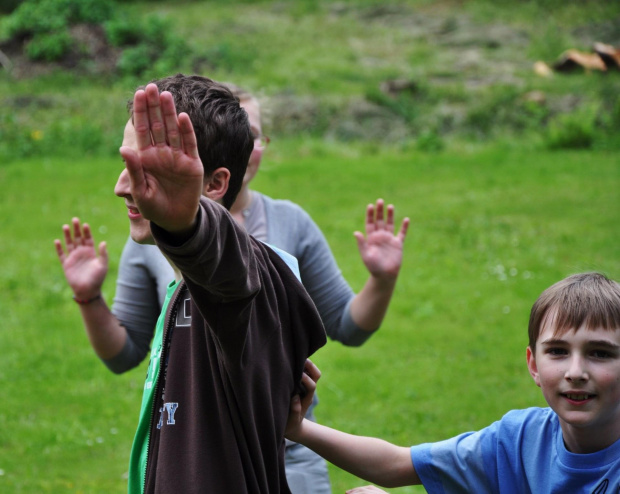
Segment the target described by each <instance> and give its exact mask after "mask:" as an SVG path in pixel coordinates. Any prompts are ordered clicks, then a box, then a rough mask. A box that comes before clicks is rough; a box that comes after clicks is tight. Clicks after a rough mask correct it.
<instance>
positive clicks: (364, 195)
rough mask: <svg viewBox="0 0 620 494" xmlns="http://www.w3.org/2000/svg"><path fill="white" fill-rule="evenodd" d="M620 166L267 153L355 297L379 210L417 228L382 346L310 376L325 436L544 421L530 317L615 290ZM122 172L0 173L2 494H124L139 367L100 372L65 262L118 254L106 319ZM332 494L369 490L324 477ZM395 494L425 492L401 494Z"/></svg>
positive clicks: (42, 164) (319, 359)
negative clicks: (76, 243) (579, 294)
mask: <svg viewBox="0 0 620 494" xmlns="http://www.w3.org/2000/svg"><path fill="white" fill-rule="evenodd" d="M619 165H620V162H619V160H618V157H617V155H616V154H613V153H605V152H592V151H583V152H575V151H572V152H540V151H536V152H535V151H521V150H520V148H519V146H518V143H515V145H514V146H513V147H510V148H508V147H505V146H503V147H502V146H499V145H498V146H489V147H484V148H474V147H472V148H462V149H460V150H451V151H449V152H444V153H437V154H432V153H429V154H423V153H419V152H416V151H411V150H408V149H382V148H379V147H377V146H371V145H344V144H338V145H336V144H333V145H330V144H326V143H325V142H323V141H302V140H287V141H284V142H274V143H272V147H271V148H270V149H269V150H268V153H267V155H266V157H265V159H264V164H263V167H262V170H261V172H260V173H259V176H258V178H257V179H256V181H255V186H256V188H257V189H258V190H260V191H262V192H265V193H267V194H268V195H271V196H272V197H279V198H290V199H292V200H294V201H295V202H297V203H299V204H300V205H301V206H303V207H304V208H305V209H306V210H307V211H308V212H309V213H310V214H311V215H312V217H313V218H314V219H315V221H316V222H317V223H318V224H319V226H320V227H321V228H322V230H323V231H324V233H325V235H326V237H327V239H328V241H329V243H330V245H331V246H332V249H333V251H334V254H335V256H336V258H337V260H338V263H339V265H340V267H341V269H342V271H343V273H344V275H345V277H346V278H347V279H348V280H349V282H350V284H351V286H352V287H353V288H354V289H355V290H359V289H360V288H361V286H362V285H363V283H364V281H365V278H366V273H365V270H364V268H363V266H362V264H361V261H360V260H359V256H358V253H357V248H356V244H355V240H354V237H353V231H355V230H357V229H363V219H364V208H365V205H366V204H367V203H368V202H371V201H373V200H374V199H376V198H378V197H382V198H384V199H385V200H386V201H388V202H391V203H394V204H395V206H396V216H397V221H398V222H400V221H401V220H402V218H403V217H404V216H409V217H410V218H411V228H410V232H409V235H408V238H407V242H406V252H405V259H404V264H403V268H402V272H401V276H400V279H399V282H398V287H397V290H396V292H395V294H394V299H393V303H392V305H391V308H390V311H389V314H388V316H387V318H386V320H385V322H384V325H383V327H382V329H381V330H380V331H379V332H378V333H377V334H376V335H375V336H373V338H371V340H370V341H369V342H368V343H367V344H366V345H365V346H363V347H361V348H358V349H349V348H346V347H343V346H341V345H340V344H338V343H333V342H329V343H328V344H327V346H326V347H325V348H323V349H321V350H320V351H319V352H318V353H317V354H316V355H315V356H314V360H315V362H316V363H317V364H318V365H319V366H320V368H321V369H322V371H323V377H322V379H321V382H320V384H319V393H318V394H319V397H320V400H321V404H320V406H319V407H318V409H317V417H318V418H319V420H320V421H321V422H323V423H324V424H326V425H330V426H333V427H336V428H339V429H343V430H345V431H348V432H352V433H357V434H365V435H376V436H379V437H382V438H385V439H387V440H390V441H393V442H396V443H398V444H402V445H410V444H415V443H419V442H426V441H434V440H439V439H443V438H446V437H449V436H451V435H454V434H457V433H459V432H462V431H466V430H472V429H477V428H480V427H483V426H485V425H487V424H489V423H490V422H491V421H493V420H495V419H498V418H499V417H501V415H502V414H503V413H505V412H506V411H507V410H509V409H511V408H517V407H526V406H530V405H537V406H538V405H544V401H543V399H542V396H541V395H540V392H539V390H538V388H536V386H535V385H534V383H533V382H532V380H531V378H530V377H529V375H528V373H527V369H526V366H525V347H526V344H527V338H526V327H527V320H528V316H529V309H530V307H531V304H532V303H533V302H534V300H535V299H536V297H537V296H538V295H539V294H540V292H541V291H542V290H543V289H544V288H546V287H547V286H549V285H550V284H552V283H553V282H555V281H558V280H559V279H561V278H563V277H565V276H567V275H569V274H571V273H575V272H579V271H586V270H599V271H603V272H605V273H606V274H608V275H610V276H612V277H614V278H616V279H618V278H620V255H619V254H620V247H619V246H620V234H619V228H618V224H619V220H620V200H619V198H618V190H619V186H620V166H619ZM121 167H122V162H121V160H120V158H118V159H101V158H89V157H85V158H84V159H82V160H76V159H67V160H65V159H62V158H54V157H50V158H47V159H36V160H31V161H23V162H13V163H9V164H3V165H1V166H0V191H1V192H2V194H1V195H0V231H1V237H0V238H1V240H0V259H1V261H0V291H1V297H0V315H1V321H2V322H1V324H0V347H1V348H2V350H3V352H2V354H3V358H2V363H1V364H0V385H1V388H2V402H3V403H2V406H1V407H0V492H11V493H13V492H15V493H19V492H24V493H26V492H27V493H29V492H37V493H38V492H84V493H91V492H92V493H120V492H124V491H125V489H126V472H127V463H128V457H129V450H130V446H131V441H132V438H133V433H134V430H135V425H136V422H137V415H138V409H139V403H140V399H141V392H142V391H141V388H142V382H143V378H144V374H145V370H146V367H145V365H141V366H140V367H139V368H137V369H135V370H133V371H130V372H128V373H127V374H124V375H122V376H115V375H113V374H112V373H110V372H109V371H108V370H107V369H106V368H105V367H104V366H103V365H102V364H101V363H100V362H99V361H98V359H97V358H96V357H95V356H94V353H93V352H92V350H91V348H90V345H89V343H88V341H87V338H86V336H85V333H84V330H83V329H82V326H81V321H80V317H79V311H78V308H77V306H76V305H75V303H74V302H73V301H72V300H71V291H70V290H69V288H68V286H66V283H65V281H64V277H63V274H62V271H61V269H60V266H59V263H58V261H57V258H56V254H55V252H54V248H53V239H54V238H57V237H59V235H60V232H61V230H60V228H61V225H62V223H65V222H68V221H69V220H70V219H71V217H72V216H74V215H77V216H79V217H80V218H81V219H83V220H85V221H88V222H89V223H90V224H91V226H92V228H93V230H94V232H95V233H96V236H97V241H100V240H105V241H106V242H107V244H108V250H109V252H110V258H111V265H110V276H109V278H108V280H107V282H106V284H105V286H104V293H105V297H106V299H107V300H108V302H110V303H111V301H112V298H113V295H114V281H115V272H116V269H117V266H118V259H119V256H120V252H121V250H122V247H123V244H124V242H125V239H126V237H127V232H128V229H127V218H126V211H125V207H124V205H123V202H122V200H120V199H118V198H116V197H115V196H114V195H113V191H112V189H113V187H114V184H115V181H116V178H117V176H118V173H119V172H120V170H121ZM330 472H331V478H332V482H333V487H334V492H343V491H344V490H345V489H346V488H350V487H353V486H356V485H364V484H365V483H364V482H363V481H361V480H359V479H356V478H355V477H352V476H350V475H348V474H345V473H343V472H341V471H339V470H337V469H335V468H331V467H330ZM393 491H394V492H423V490H422V489H415V488H404V489H401V490H393Z"/></svg>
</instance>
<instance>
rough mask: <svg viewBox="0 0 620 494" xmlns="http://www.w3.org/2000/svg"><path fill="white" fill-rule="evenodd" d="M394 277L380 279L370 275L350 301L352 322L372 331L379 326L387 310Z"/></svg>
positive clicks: (394, 284)
mask: <svg viewBox="0 0 620 494" xmlns="http://www.w3.org/2000/svg"><path fill="white" fill-rule="evenodd" d="M395 286H396V277H393V278H385V279H380V278H377V277H375V276H371V277H370V278H368V280H367V281H366V284H365V285H364V287H363V288H362V290H361V291H360V292H359V293H358V294H357V295H356V296H355V298H354V299H353V300H352V301H351V306H350V310H351V317H352V319H353V322H355V324H357V326H359V327H360V328H361V329H363V330H364V331H374V330H376V329H378V328H379V326H381V323H382V322H383V318H384V317H385V314H386V312H387V309H388V306H389V305H390V300H391V299H392V293H394V287H395Z"/></svg>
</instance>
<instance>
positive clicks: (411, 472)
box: [290, 420, 421, 487]
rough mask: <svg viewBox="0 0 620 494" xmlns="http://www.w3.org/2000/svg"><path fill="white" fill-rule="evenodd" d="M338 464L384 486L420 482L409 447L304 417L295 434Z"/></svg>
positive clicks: (324, 456)
mask: <svg viewBox="0 0 620 494" xmlns="http://www.w3.org/2000/svg"><path fill="white" fill-rule="evenodd" d="M290 439H291V440H293V441H296V442H299V443H301V444H303V445H304V446H307V447H308V448H310V449H312V450H313V451H315V452H316V453H317V454H319V455H320V456H322V457H323V458H325V459H326V460H327V461H329V462H330V463H333V464H334V465H336V466H337V467H338V468H341V469H343V470H346V471H347V472H349V473H351V474H353V475H355V476H357V477H360V478H362V479H364V480H367V481H369V482H372V483H374V484H378V485H381V486H383V487H401V486H404V485H415V484H420V483H421V482H420V479H419V477H418V475H417V474H416V472H415V469H414V467H413V463H412V461H411V456H410V453H409V448H406V447H401V446H395V445H394V444H391V443H388V442H387V441H383V440H381V439H377V438H373V437H363V436H355V435H352V434H347V433H345V432H341V431H337V430H335V429H331V428H329V427H325V426H323V425H320V424H317V423H315V422H311V421H309V420H304V421H303V422H302V425H301V426H300V428H299V430H298V433H297V434H296V435H295V437H290Z"/></svg>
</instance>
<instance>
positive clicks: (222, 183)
mask: <svg viewBox="0 0 620 494" xmlns="http://www.w3.org/2000/svg"><path fill="white" fill-rule="evenodd" d="M229 182H230V170H229V169H228V168H224V167H220V168H217V169H216V170H215V171H214V172H213V173H212V174H211V176H210V177H209V178H207V179H206V181H205V184H204V187H203V189H202V193H203V195H205V196H207V197H208V198H209V199H211V200H213V201H219V200H220V199H222V198H223V197H224V195H225V194H226V192H227V191H228V184H229Z"/></svg>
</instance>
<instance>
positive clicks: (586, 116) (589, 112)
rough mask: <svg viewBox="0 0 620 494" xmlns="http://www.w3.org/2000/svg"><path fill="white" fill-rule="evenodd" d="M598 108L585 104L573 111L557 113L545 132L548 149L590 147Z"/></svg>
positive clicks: (594, 132) (593, 136) (594, 131)
mask: <svg viewBox="0 0 620 494" xmlns="http://www.w3.org/2000/svg"><path fill="white" fill-rule="evenodd" d="M597 110H598V108H597V107H596V106H594V105H589V106H585V107H583V108H581V109H579V110H578V111H576V112H573V113H566V114H562V115H558V116H557V117H556V118H555V119H553V120H552V121H551V122H550V124H549V127H548V128H547V132H546V143H547V147H549V148H550V149H585V148H590V147H592V144H593V142H594V138H595V134H596V117H597V113H598V111H597Z"/></svg>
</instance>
